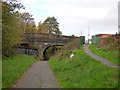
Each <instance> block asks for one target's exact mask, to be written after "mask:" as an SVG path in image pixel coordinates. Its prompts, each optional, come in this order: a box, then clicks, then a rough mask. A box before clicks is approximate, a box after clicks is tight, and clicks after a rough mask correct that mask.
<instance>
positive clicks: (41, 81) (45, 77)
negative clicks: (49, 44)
mask: <svg viewBox="0 0 120 90" xmlns="http://www.w3.org/2000/svg"><path fill="white" fill-rule="evenodd" d="M18 72H19V71H18ZM14 88H58V84H57V82H56V79H55V76H54V74H53V72H52V71H51V69H50V67H49V64H48V62H47V61H39V62H37V63H35V64H33V65H32V66H31V67H30V69H29V70H28V71H27V72H26V73H25V74H24V75H23V76H22V77H21V79H20V80H19V82H18V83H17V85H16V86H15V87H14Z"/></svg>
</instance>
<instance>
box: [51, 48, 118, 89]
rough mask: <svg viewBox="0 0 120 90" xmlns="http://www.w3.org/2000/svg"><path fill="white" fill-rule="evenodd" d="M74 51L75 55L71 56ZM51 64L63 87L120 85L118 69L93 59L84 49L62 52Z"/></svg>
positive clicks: (53, 58) (108, 86)
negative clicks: (119, 82) (119, 83)
mask: <svg viewBox="0 0 120 90" xmlns="http://www.w3.org/2000/svg"><path fill="white" fill-rule="evenodd" d="M61 52H62V51H61ZM72 53H74V54H75V56H74V57H72V58H69V56H70V55H71V54H72ZM49 65H50V67H51V69H52V70H53V72H54V73H55V74H56V79H57V81H58V83H59V85H60V87H61V88H117V87H118V70H117V69H116V68H113V67H108V66H106V65H104V64H102V63H101V62H99V61H96V60H94V59H92V58H91V57H89V56H88V55H87V54H86V53H84V51H83V50H82V49H79V50H74V51H73V50H69V51H67V52H63V53H60V54H59V55H58V56H54V57H52V58H51V60H50V61H49Z"/></svg>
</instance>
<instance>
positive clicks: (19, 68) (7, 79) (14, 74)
mask: <svg viewBox="0 0 120 90" xmlns="http://www.w3.org/2000/svg"><path fill="white" fill-rule="evenodd" d="M35 62H36V59H35V58H34V57H33V56H27V55H19V56H15V57H11V58H5V57H4V58H3V60H2V88H9V87H10V86H11V85H13V84H14V83H15V81H16V80H17V79H18V78H20V76H21V75H22V74H23V73H24V72H25V71H26V70H27V69H28V67H29V66H30V65H32V64H33V63H35Z"/></svg>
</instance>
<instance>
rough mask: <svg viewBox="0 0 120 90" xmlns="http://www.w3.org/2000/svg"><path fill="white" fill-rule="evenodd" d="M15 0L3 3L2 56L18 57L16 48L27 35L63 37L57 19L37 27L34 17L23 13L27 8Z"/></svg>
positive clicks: (48, 18)
mask: <svg viewBox="0 0 120 90" xmlns="http://www.w3.org/2000/svg"><path fill="white" fill-rule="evenodd" d="M13 1H14V0H6V1H2V55H3V56H7V57H9V56H14V55H16V51H15V49H14V48H15V47H17V46H18V45H20V43H21V41H22V40H23V38H22V37H21V36H22V35H23V34H25V33H41V34H42V33H46V34H55V35H61V34H62V32H61V31H60V30H59V23H58V22H57V19H56V18H55V17H47V19H46V20H45V21H44V22H43V23H42V22H41V21H40V22H39V24H38V26H36V24H35V21H34V18H33V15H31V14H30V13H29V12H27V13H26V12H24V13H21V12H20V9H25V7H24V6H23V5H22V4H21V3H18V2H17V1H16V0H15V1H16V2H15V1H14V2H13Z"/></svg>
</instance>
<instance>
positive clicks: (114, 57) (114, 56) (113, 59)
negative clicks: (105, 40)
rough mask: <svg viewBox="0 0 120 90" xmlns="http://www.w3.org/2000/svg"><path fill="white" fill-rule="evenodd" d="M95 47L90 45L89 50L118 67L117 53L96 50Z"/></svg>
mask: <svg viewBox="0 0 120 90" xmlns="http://www.w3.org/2000/svg"><path fill="white" fill-rule="evenodd" d="M96 48H97V47H96V46H93V45H90V46H89V49H90V50H91V51H92V52H93V53H94V54H96V55H99V56H101V57H103V58H106V59H108V60H109V61H111V62H113V63H115V64H117V65H118V51H105V50H104V49H100V48H99V49H96Z"/></svg>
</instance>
